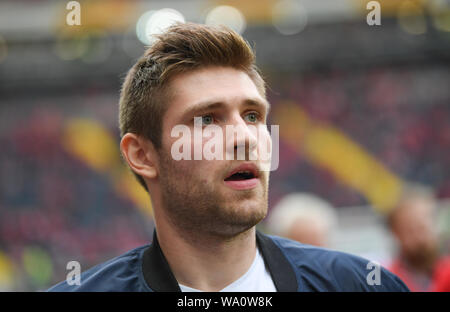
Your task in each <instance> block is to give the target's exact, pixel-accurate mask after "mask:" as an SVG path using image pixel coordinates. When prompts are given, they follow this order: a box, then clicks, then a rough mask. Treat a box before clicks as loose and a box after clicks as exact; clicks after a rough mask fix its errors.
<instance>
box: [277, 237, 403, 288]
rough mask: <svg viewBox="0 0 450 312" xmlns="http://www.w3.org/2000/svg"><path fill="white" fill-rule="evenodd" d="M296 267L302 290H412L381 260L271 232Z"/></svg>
mask: <svg viewBox="0 0 450 312" xmlns="http://www.w3.org/2000/svg"><path fill="white" fill-rule="evenodd" d="M269 237H270V238H271V239H272V240H273V241H274V243H275V244H276V245H277V246H278V247H279V248H280V249H281V251H282V252H283V254H284V255H285V257H286V258H287V259H288V261H289V262H290V263H291V265H292V267H293V268H294V271H295V274H296V277H297V282H298V284H299V291H397V292H400V291H409V289H408V288H407V287H406V285H405V284H404V283H403V281H401V280H400V278H399V277H397V276H396V275H394V274H392V273H391V272H389V271H388V270H387V269H385V268H384V267H382V266H381V265H380V264H378V263H376V262H373V261H370V260H367V259H364V258H362V257H359V256H356V255H352V254H349V253H345V252H340V251H335V250H331V249H327V248H320V247H315V246H310V245H305V244H301V243H298V242H296V241H293V240H289V239H285V238H281V237H277V236H269Z"/></svg>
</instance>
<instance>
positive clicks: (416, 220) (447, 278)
mask: <svg viewBox="0 0 450 312" xmlns="http://www.w3.org/2000/svg"><path fill="white" fill-rule="evenodd" d="M435 214H436V202H435V199H434V196H433V194H432V192H431V191H430V190H428V189H426V188H424V187H422V186H420V185H407V186H406V187H405V189H404V192H403V195H402V196H401V198H400V200H399V202H398V204H397V206H396V207H395V209H394V210H393V212H392V213H391V214H390V215H389V216H388V225H389V228H390V230H391V231H392V233H393V234H394V236H395V238H396V240H397V242H398V254H397V257H396V259H395V260H394V261H393V263H392V264H391V267H390V270H391V271H392V272H393V273H394V274H396V275H397V276H399V277H400V278H401V279H402V280H403V281H404V282H405V284H406V285H407V286H408V287H409V289H410V290H411V291H450V257H444V256H441V255H440V251H439V241H438V233H437V230H436V228H437V226H436V222H435Z"/></svg>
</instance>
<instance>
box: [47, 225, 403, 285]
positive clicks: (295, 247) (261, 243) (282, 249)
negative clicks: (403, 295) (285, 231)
mask: <svg viewBox="0 0 450 312" xmlns="http://www.w3.org/2000/svg"><path fill="white" fill-rule="evenodd" d="M256 239H257V243H258V247H259V250H260V252H261V254H262V256H263V258H264V261H265V263H266V265H267V267H268V270H269V272H270V274H271V276H272V279H273V281H274V283H275V286H276V288H277V290H278V291H291V292H294V291H409V290H408V288H407V287H406V286H405V284H404V283H403V282H402V281H401V280H400V279H399V278H398V277H397V276H395V275H394V274H392V273H390V272H389V271H387V270H386V269H385V268H383V267H381V268H380V276H379V277H380V278H379V285H377V283H375V284H374V283H368V278H367V276H368V274H369V273H370V272H371V271H373V267H369V268H368V267H367V264H368V263H369V260H366V259H363V258H360V257H357V256H354V255H350V254H347V253H343V252H338V251H332V250H328V249H324V248H318V247H313V246H309V245H303V244H300V243H298V242H295V241H292V240H288V239H285V238H281V237H276V236H268V235H265V234H262V233H260V232H258V231H257V233H256ZM369 279H370V278H369ZM369 284H374V285H369ZM48 291H116V292H118V291H124V292H138V291H180V288H179V287H178V283H177V280H176V279H175V277H174V275H173V273H172V271H171V269H170V267H169V264H168V263H167V260H166V259H165V257H164V255H163V253H162V251H161V248H160V246H159V243H158V239H157V237H156V233H155V235H154V239H153V243H152V244H151V245H146V246H142V247H138V248H136V249H133V250H131V251H129V252H127V253H125V254H123V255H121V256H119V257H117V258H114V259H111V260H109V261H107V262H104V263H102V264H99V265H97V266H95V267H93V268H91V269H89V270H87V271H85V272H83V273H82V274H81V285H73V286H72V285H68V284H67V282H66V281H63V282H61V283H59V284H57V285H55V286H53V287H52V288H50V289H49V290H48Z"/></svg>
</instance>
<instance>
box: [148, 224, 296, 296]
mask: <svg viewBox="0 0 450 312" xmlns="http://www.w3.org/2000/svg"><path fill="white" fill-rule="evenodd" d="M256 242H257V244H258V247H259V251H260V252H261V255H262V257H263V258H264V262H265V263H266V265H267V268H268V270H269V273H270V275H271V276H272V279H273V282H274V284H275V287H276V289H277V291H281V292H287V291H297V288H298V284H297V279H296V277H295V272H294V270H293V268H292V265H291V264H290V263H289V261H288V260H287V259H286V257H285V256H284V254H283V252H282V251H281V250H280V248H279V247H278V246H277V245H275V243H274V242H273V240H272V239H271V238H269V237H268V236H266V235H264V234H262V233H260V232H259V231H256ZM142 271H143V274H144V279H145V282H146V283H147V284H148V286H149V287H150V288H151V289H152V290H153V291H162V292H180V291H181V289H180V287H179V286H178V282H177V280H176V278H175V276H174V275H173V273H172V270H171V269H170V266H169V263H168V262H167V260H166V258H165V257H164V254H163V253H162V250H161V247H160V245H159V242H158V238H157V235H156V231H155V232H154V233H153V243H152V244H151V245H150V246H149V247H148V248H147V249H146V250H145V252H144V255H143V258H142Z"/></svg>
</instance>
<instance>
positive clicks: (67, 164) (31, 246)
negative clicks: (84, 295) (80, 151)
mask: <svg viewBox="0 0 450 312" xmlns="http://www.w3.org/2000/svg"><path fill="white" fill-rule="evenodd" d="M448 81H450V72H449V71H448V70H446V69H445V68H441V67H440V66H438V65H432V64H431V65H422V66H417V67H412V66H408V67H400V66H394V65H393V66H385V67H381V68H380V67H378V68H367V69H364V70H362V69H357V70H343V69H335V70H328V71H323V72H313V73H303V74H302V75H298V76H281V75H280V76H277V75H273V76H270V77H269V85H270V86H271V89H272V92H270V99H269V100H270V102H271V103H272V105H273V107H274V108H276V107H277V105H282V103H283V101H285V100H290V101H292V102H294V103H295V105H298V107H300V108H302V110H303V111H304V112H306V114H308V116H309V118H311V119H313V120H316V121H318V122H321V123H325V124H330V125H332V126H333V127H336V128H337V129H340V131H342V132H343V133H345V135H347V136H348V137H349V138H350V139H351V140H353V141H355V142H357V143H358V144H359V145H361V146H363V147H364V148H365V149H367V150H368V152H369V153H370V154H371V155H373V156H374V157H375V158H376V159H377V160H379V161H380V162H381V163H382V164H384V165H385V166H386V168H388V169H389V170H390V171H392V172H393V174H395V175H396V176H398V177H399V178H401V179H404V180H409V181H414V182H418V183H422V184H423V185H426V186H428V187H429V188H430V189H431V190H432V192H433V196H435V197H436V198H437V199H445V198H449V197H450V171H449V170H448V168H449V167H450V166H449V165H450V123H449V122H448V121H449V120H450V106H449V105H448V103H449V101H450V89H449V88H448ZM73 91H74V92H79V93H80V94H81V96H80V95H78V98H80V99H81V101H83V98H87V99H89V97H90V94H89V93H88V92H85V93H83V90H73ZM105 92H109V93H112V94H117V90H106V91H105ZM68 97H70V95H68ZM14 101H15V100H13V99H9V100H2V101H1V106H0V112H1V113H0V116H1V125H0V130H1V131H0V146H2V152H1V153H0V290H44V289H46V288H47V287H49V286H50V285H52V284H54V283H56V282H58V281H60V280H62V279H64V278H65V276H66V274H67V271H66V264H67V263H68V262H69V261H71V260H76V261H79V262H80V264H81V267H82V269H83V270H85V269H87V268H89V267H91V266H92V265H94V264H96V263H99V262H101V261H103V260H106V259H109V258H111V257H113V256H117V255H119V254H121V253H123V252H125V251H127V250H129V249H131V248H134V247H137V246H140V245H143V244H146V243H149V242H150V241H151V235H152V230H153V223H152V221H151V220H150V219H149V218H148V217H147V216H143V215H142V212H140V211H139V210H138V209H136V208H135V207H134V206H133V204H132V202H130V201H129V200H127V199H126V198H124V197H122V196H120V195H119V194H117V192H116V190H115V189H114V188H113V187H112V185H111V182H110V181H109V180H108V179H107V178H106V177H105V175H104V173H102V172H98V171H95V170H93V169H92V168H91V167H89V166H87V165H86V164H85V163H83V161H81V160H80V159H77V158H76V157H74V156H73V155H71V154H70V153H68V152H67V150H66V149H64V147H63V145H64V144H63V142H62V140H63V139H62V135H61V132H62V127H63V125H64V123H65V122H66V119H67V115H68V113H67V112H70V113H71V114H75V115H76V114H81V113H80V112H79V111H78V110H77V109H74V107H72V106H71V105H70V104H67V103H66V102H65V101H64V99H61V98H57V99H55V100H53V101H54V103H52V104H53V105H42V101H39V100H38V99H32V100H27V101H28V103H27V105H24V107H23V108H22V109H16V110H11V109H9V105H12V104H17V103H15V102H14ZM48 101H52V100H51V98H50V99H49V100H48ZM86 101H88V100H86ZM69 103H70V102H69ZM90 103H91V105H92V106H91V107H89V106H86V105H84V106H83V114H86V113H87V114H89V109H92V110H94V109H95V110H103V111H110V112H111V115H109V116H110V117H109V118H110V120H108V121H107V122H108V125H107V128H108V129H109V130H110V131H111V133H112V135H113V136H114V138H117V143H118V134H117V129H115V128H114V125H115V119H114V118H115V117H112V116H115V113H116V109H117V106H116V103H114V104H111V103H95V101H90ZM72 104H73V102H72ZM80 105H82V103H80ZM99 122H101V123H104V121H103V120H99ZM111 125H112V126H111ZM282 127H283V125H280V128H282ZM116 152H117V153H119V151H118V149H117V151H116ZM374 183H376V181H374ZM270 184H271V186H270V211H269V212H270V213H271V212H272V208H273V207H274V206H275V205H276V204H278V203H280V202H281V200H282V198H283V197H284V196H285V195H287V194H290V193H295V192H307V193H311V194H315V195H316V196H317V197H319V198H322V199H326V201H327V202H328V203H327V204H324V202H317V201H316V202H314V200H313V199H310V200H311V201H310V203H311V207H317V206H323V209H322V210H323V211H325V212H324V213H325V214H326V215H327V216H328V217H320V219H322V221H323V220H325V219H326V220H328V221H327V222H325V223H324V224H322V223H320V222H318V223H317V226H315V227H314V225H315V224H313V223H311V222H307V223H309V225H310V226H311V229H309V231H310V232H315V233H318V232H320V231H322V229H323V228H326V227H328V226H330V224H334V221H333V220H334V218H333V216H332V214H330V213H327V212H326V211H330V210H331V211H332V210H337V209H340V208H341V207H346V206H355V205H363V204H367V203H368V201H367V199H366V198H365V197H364V196H363V195H361V194H360V193H359V192H357V191H356V190H354V189H352V188H350V187H348V186H347V185H346V184H345V183H343V182H342V181H339V179H337V178H336V177H335V176H333V175H332V174H330V173H329V172H328V171H327V170H326V169H324V168H320V167H317V166H314V165H312V164H311V163H309V162H308V161H305V159H304V158H303V157H302V154H301V152H300V153H299V152H298V151H293V150H292V149H291V148H290V147H289V146H286V145H285V144H284V142H283V141H282V140H281V142H280V166H279V169H278V170H277V171H275V172H272V175H271V183H270ZM330 207H331V208H330ZM318 210H320V209H319V208H318ZM301 214H302V213H300V215H301ZM303 214H304V213H303ZM323 215H324V214H322V216H323ZM291 221H292V220H291ZM282 222H284V221H280V224H281V223H282ZM319 223H320V224H319ZM298 224H300V225H298V227H297V231H296V232H295V233H293V234H292V235H297V237H302V235H303V234H304V233H300V231H298V230H299V228H300V227H301V228H302V229H304V230H305V231H306V230H307V229H306V227H303V226H301V224H302V223H298ZM270 229H272V228H270ZM273 231H274V232H275V231H277V230H273ZM278 231H281V230H278ZM394 233H395V231H394ZM279 234H280V235H281V234H282V233H281V232H279ZM284 235H286V236H288V234H284ZM327 235H328V234H320V235H318V238H317V239H315V240H312V241H306V240H305V242H306V243H311V244H318V245H326V241H327V239H326V236H327ZM298 239H299V240H303V239H302V238H298ZM444 252H448V250H444ZM426 270H428V271H429V270H430V269H429V268H427V269H426ZM428 271H427V272H428ZM429 283H430V282H429V280H426V279H425V282H423V283H422V284H423V285H425V286H423V287H422V288H423V289H427V285H429ZM422 284H421V285H422ZM422 288H421V289H422Z"/></svg>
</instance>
